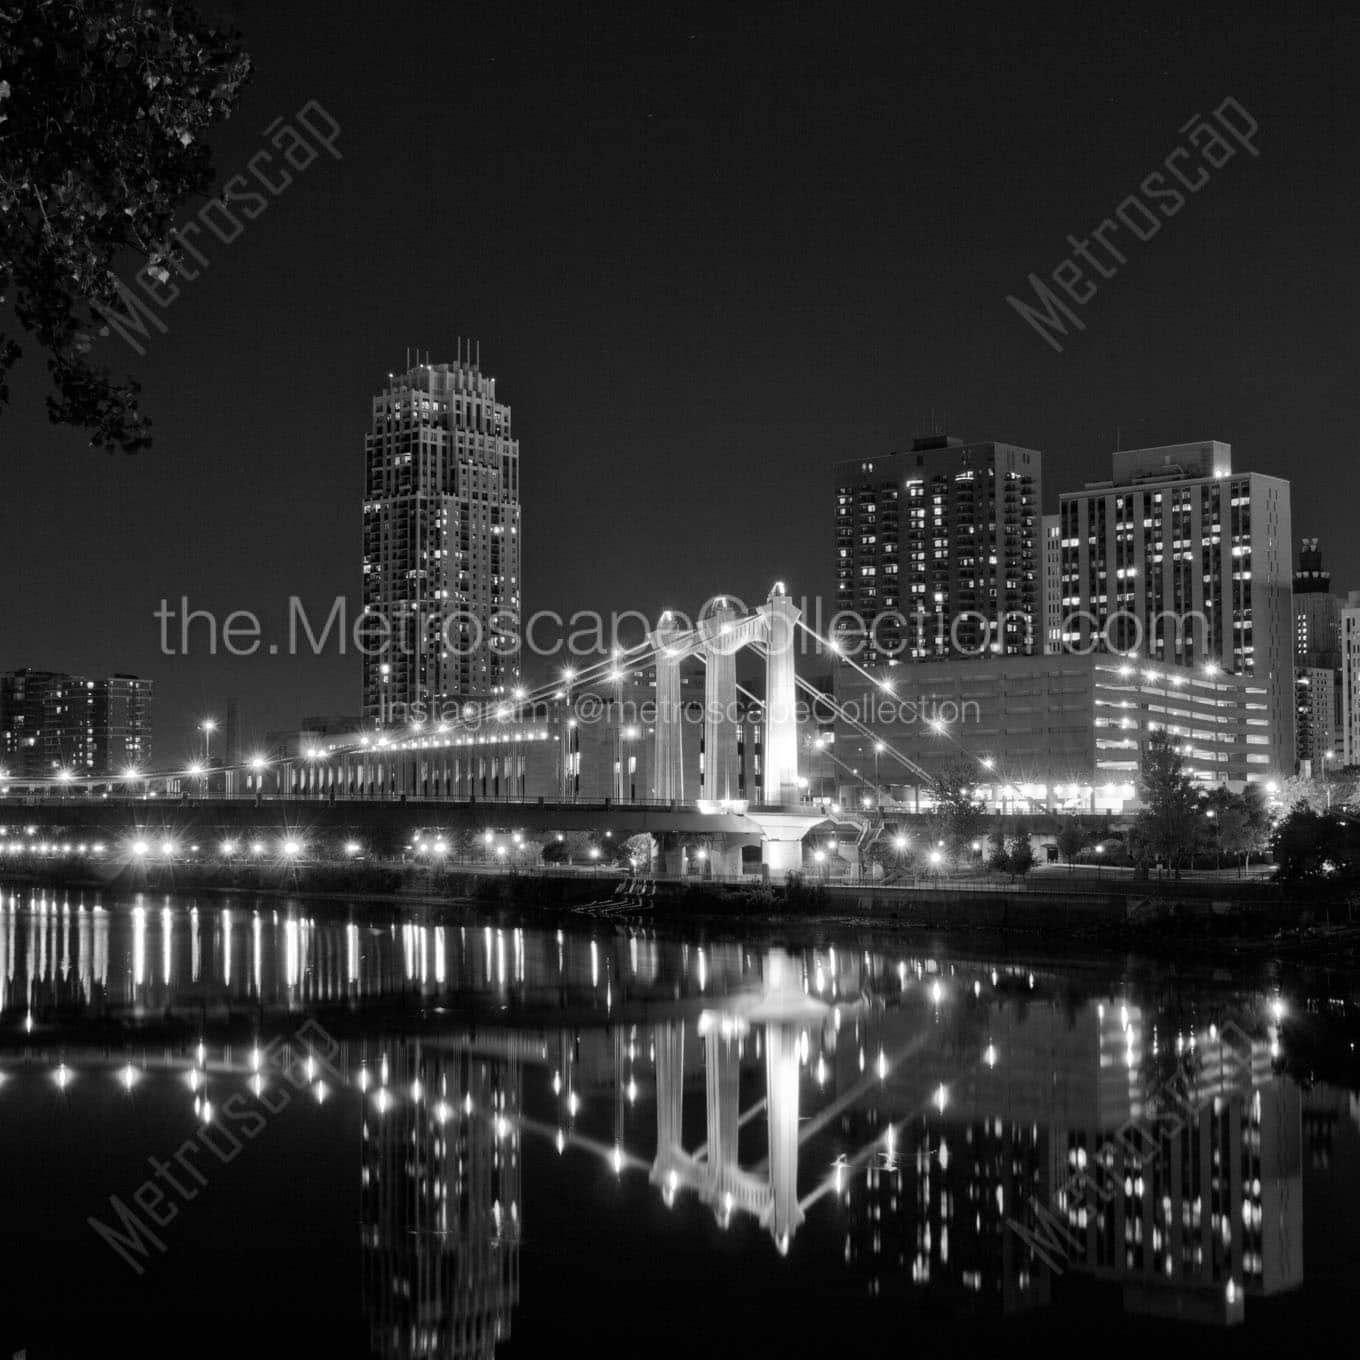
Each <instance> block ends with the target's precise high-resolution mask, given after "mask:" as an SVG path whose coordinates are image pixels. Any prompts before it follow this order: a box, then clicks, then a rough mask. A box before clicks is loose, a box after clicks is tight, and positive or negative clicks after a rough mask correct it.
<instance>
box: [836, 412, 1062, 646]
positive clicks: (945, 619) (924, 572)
mask: <svg viewBox="0 0 1360 1360" xmlns="http://www.w3.org/2000/svg"><path fill="white" fill-rule="evenodd" d="M835 481H836V608H837V610H838V611H839V617H838V627H837V631H838V634H839V635H840V636H841V637H842V638H843V639H844V640H845V643H846V645H847V647H854V648H855V650H856V652H857V657H858V659H859V660H860V661H862V662H863V663H864V664H866V665H877V664H880V663H883V662H888V663H892V662H903V661H925V660H933V659H939V658H942V657H950V656H960V655H968V656H985V655H989V654H995V653H1003V654H1005V655H1008V656H1029V655H1033V654H1035V653H1037V652H1039V651H1042V649H1043V644H1042V639H1041V628H1042V624H1041V619H1040V593H1041V590H1042V579H1041V571H1042V567H1041V562H1040V542H1039V512H1040V506H1041V504H1042V491H1043V457H1042V455H1041V454H1040V453H1039V452H1038V451H1037V450H1035V449H1024V448H1019V447H1017V446H1015V445H1012V444H1001V443H997V442H995V441H990V440H989V441H985V442H982V443H973V444H965V443H964V442H963V441H962V440H959V439H953V438H951V437H949V436H948V435H933V436H930V437H928V438H924V439H916V440H913V442H912V447H911V450H910V451H909V452H906V453H891V454H887V455H884V456H881V457H876V458H856V459H852V460H849V461H845V462H840V463H837V464H836V468H835Z"/></svg>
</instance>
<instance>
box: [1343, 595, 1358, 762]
mask: <svg viewBox="0 0 1360 1360" xmlns="http://www.w3.org/2000/svg"><path fill="white" fill-rule="evenodd" d="M1340 612H1341V619H1340V624H1341V628H1340V640H1341V763H1342V764H1343V765H1360V590H1352V591H1351V592H1350V594H1349V595H1348V596H1347V597H1346V603H1345V605H1344V606H1343V607H1342V609H1341V611H1340Z"/></svg>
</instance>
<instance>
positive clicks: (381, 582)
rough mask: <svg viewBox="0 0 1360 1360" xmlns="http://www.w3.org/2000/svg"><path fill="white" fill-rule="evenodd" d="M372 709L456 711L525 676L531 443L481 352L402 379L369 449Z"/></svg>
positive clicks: (367, 668) (400, 713)
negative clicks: (524, 541) (523, 590)
mask: <svg viewBox="0 0 1360 1360" xmlns="http://www.w3.org/2000/svg"><path fill="white" fill-rule="evenodd" d="M364 453H365V462H366V473H365V486H364V526H363V540H364V542H363V549H364V550H363V609H364V619H363V621H362V625H361V630H360V631H361V634H362V637H363V639H364V652H365V655H364V663H363V665H364V676H363V714H364V721H365V722H366V723H370V724H374V725H377V726H381V727H394V726H398V725H406V724H408V723H411V722H424V721H430V720H438V719H440V718H447V717H451V716H453V714H454V713H455V712H456V710H457V708H458V707H459V706H460V705H462V704H464V703H467V702H468V701H476V700H483V699H488V698H493V697H495V696H497V695H500V694H505V693H508V692H509V690H510V689H511V688H512V687H513V686H514V685H515V683H516V682H517V681H518V678H519V637H520V503H519V441H518V440H517V439H515V438H514V436H513V433H512V431H511V425H510V407H509V406H507V405H506V404H505V403H504V402H502V401H499V400H497V397H496V380H495V379H494V378H491V377H487V376H486V375H485V374H484V373H483V372H482V370H481V362H480V347H478V348H476V349H474V348H473V347H472V346H471V345H470V344H469V345H468V346H467V347H466V348H464V346H463V345H462V344H460V345H459V349H458V359H457V362H455V363H451V364H449V363H443V364H430V363H417V364H416V365H415V367H413V368H408V369H407V370H406V371H405V372H403V373H389V374H388V375H387V384H386V386H384V387H383V388H382V390H381V391H380V392H379V393H378V394H377V395H376V396H375V397H374V398H373V412H372V422H371V425H370V427H369V432H368V435H367V437H366V438H365V440H364Z"/></svg>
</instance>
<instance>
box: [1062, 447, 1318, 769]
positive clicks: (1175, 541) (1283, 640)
mask: <svg viewBox="0 0 1360 1360" xmlns="http://www.w3.org/2000/svg"><path fill="white" fill-rule="evenodd" d="M1113 462H1114V467H1113V478H1112V480H1110V481H1107V482H1093V483H1090V484H1088V485H1087V486H1086V488H1085V489H1084V490H1082V491H1073V492H1065V493H1063V495H1062V496H1061V497H1060V498H1059V516H1060V520H1061V532H1062V540H1061V552H1062V568H1061V591H1062V594H1061V609H1062V620H1061V638H1060V640H1059V645H1060V648H1061V650H1064V651H1073V652H1090V651H1118V652H1122V653H1125V654H1127V655H1129V656H1130V658H1132V657H1134V656H1137V657H1138V658H1140V659H1143V660H1147V661H1153V662H1160V663H1164V664H1168V665H1177V666H1197V665H1198V666H1203V665H1206V664H1210V665H1217V666H1221V667H1222V668H1223V669H1225V670H1228V671H1231V672H1233V673H1235V674H1240V675H1247V676H1251V677H1253V678H1254V679H1257V680H1260V681H1263V682H1265V687H1266V689H1267V691H1268V694H1269V711H1270V716H1271V724H1270V728H1271V730H1270V738H1269V743H1268V744H1269V746H1270V756H1271V758H1270V761H1269V762H1268V771H1267V772H1266V773H1268V775H1269V776H1270V777H1282V776H1288V775H1290V774H1292V773H1293V771H1294V706H1295V705H1294V612H1293V594H1292V582H1291V573H1290V569H1289V560H1288V544H1289V541H1290V517H1289V483H1288V482H1286V481H1283V480H1282V479H1280V478H1278V477H1267V476H1264V475H1262V474H1261V473H1256V472H1246V473H1234V472H1233V470H1232V450H1231V447H1230V446H1229V445H1227V444H1222V443H1219V442H1217V441H1212V440H1209V441H1204V442H1202V443H1191V444H1172V445H1166V446H1164V447H1160V448H1149V449H1128V450H1124V451H1121V452H1119V453H1116V454H1115V455H1114V460H1113Z"/></svg>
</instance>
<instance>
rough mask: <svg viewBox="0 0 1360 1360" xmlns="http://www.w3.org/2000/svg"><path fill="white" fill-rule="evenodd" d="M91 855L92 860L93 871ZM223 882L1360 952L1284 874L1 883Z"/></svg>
mask: <svg viewBox="0 0 1360 1360" xmlns="http://www.w3.org/2000/svg"><path fill="white" fill-rule="evenodd" d="M82 869H83V871H82ZM21 885H22V886H24V887H25V888H28V889H38V890H43V889H55V890H66V891H70V890H77V891H88V892H107V893H110V894H113V895H116V896H119V897H126V896H131V895H133V894H136V893H170V894H185V893H212V894H214V895H223V896H240V895H251V894H255V895H258V896H261V897H272V898H281V899H288V898H292V899H296V900H299V901H321V900H324V901H330V902H334V903H336V904H337V905H338V904H357V903H364V904H366V905H368V906H371V907H383V908H388V909H392V910H403V909H411V908H417V909H421V910H431V909H433V910H450V911H455V912H458V913H460V914H461V913H463V912H466V911H468V910H474V911H476V912H479V913H481V914H487V913H495V914H496V915H497V916H499V917H502V918H505V919H513V920H514V921H515V922H516V923H517V924H523V925H532V924H542V923H543V922H544V921H545V920H556V921H558V922H560V923H567V922H571V923H574V924H576V925H585V924H589V923H596V922H598V923H601V924H608V923H612V924H615V925H620V926H627V927H634V928H637V927H648V926H654V927H656V928H658V929H660V930H664V931H667V932H671V931H677V932H685V933H693V932H696V931H697V932H699V933H701V934H703V935H704V936H711V937H713V938H731V937H733V936H739V935H742V934H745V933H749V932H751V931H760V932H764V933H770V932H774V933H777V934H783V935H789V936H798V937H801V938H802V939H804V940H806V939H808V938H815V937H816V936H818V935H819V934H823V933H825V932H828V931H841V932H843V931H845V930H847V929H852V930H858V931H864V932H867V933H870V934H879V933H882V934H889V935H894V936H897V935H910V936H920V935H945V936H948V937H951V938H961V939H969V940H976V939H978V938H995V939H998V940H1008V941H1011V942H1021V941H1023V942H1026V943H1032V944H1040V945H1042V946H1044V947H1055V946H1056V947H1058V948H1060V949H1061V948H1062V946H1064V945H1066V944H1074V945H1080V946H1082V947H1091V946H1095V947H1098V948H1100V949H1101V950H1102V951H1104V950H1111V951H1117V952H1123V951H1134V952H1137V953H1141V954H1151V955H1166V954H1193V955H1203V954H1205V953H1206V952H1210V953H1218V954H1227V955H1229V956H1230V957H1235V958H1242V957H1244V956H1247V957H1249V956H1252V955H1262V956H1264V955H1267V954H1273V955H1277V956H1289V957H1296V958H1316V957H1319V956H1323V955H1325V956H1327V957H1328V958H1329V959H1330V960H1331V961H1333V962H1336V963H1339V964H1342V965H1343V966H1353V965H1355V964H1356V963H1357V962H1360V912H1357V911H1356V909H1355V907H1354V906H1353V905H1352V904H1351V903H1350V902H1349V901H1347V900H1346V899H1345V898H1343V897H1331V896H1328V897H1322V896H1314V897H1312V898H1308V897H1303V896H1299V895H1293V894H1286V893H1285V892H1283V891H1282V890H1281V889H1280V888H1279V887H1277V886H1276V885H1274V884H1271V883H1261V882H1260V881H1259V880H1258V881H1251V880H1247V881H1241V882H1234V881H1232V880H1211V881H1206V880H1202V879H1199V880H1187V881H1183V882H1180V883H1173V882H1156V881H1152V882H1135V881H1133V880H1129V879H1125V880H1113V881H1111V880H1107V881H1104V882H1102V881H1099V880H1090V879H1085V880H1075V881H1073V880H1065V881H1060V882H1055V883H1052V884H1045V885H1044V886H1043V887H1042V888H1040V887H1037V886H1033V887H1031V886H1025V885H1021V884H1015V885H1007V884H995V883H991V884H986V885H983V884H978V883H973V884H971V885H970V884H969V883H967V882H954V883H952V884H949V885H948V886H945V885H943V884H942V885H940V886H939V887H906V886H896V887H895V886H892V885H886V886H858V885H843V884H829V885H822V884H810V883H807V882H806V881H800V882H794V883H790V884H788V885H779V886H774V887H772V886H769V885H765V884H762V883H760V882H759V881H752V882H750V883H749V884H748V883H726V882H722V883H712V882H704V881H699V882H684V883H680V882H676V883H671V882H665V881H662V882H658V883H656V884H654V885H651V886H650V887H647V888H644V889H643V890H642V891H641V892H638V891H629V888H630V887H631V881H630V880H627V879H624V878H621V877H619V876H618V875H616V874H608V873H604V874H599V875H596V874H593V873H560V872H559V873H544V874H519V873H505V872H487V871H485V870H482V869H479V868H477V867H475V866H470V867H452V868H448V869H444V870H441V871H438V872H432V871H430V870H428V869H424V868H417V867H415V866H386V865H378V864H360V865H354V864H343V865H326V864H317V865H303V866H297V867H291V868H282V867H266V866H239V865H213V864H200V865H180V866H166V867H164V868H162V867H160V866H154V867H150V868H147V867H142V868H140V869H138V870H137V871H135V872H134V871H133V870H131V869H130V868H126V869H124V870H122V871H121V872H118V873H115V874H111V875H103V876H98V875H93V874H91V873H89V872H88V868H87V867H84V866H81V867H80V868H77V866H72V867H71V869H64V868H63V867H62V866H59V865H49V864H44V865H40V866H37V867H35V868H34V869H32V870H30V871H28V872H26V873H24V872H19V873H16V872H13V871H11V870H9V869H8V868H7V870H6V871H5V873H4V874H3V876H0V890H2V891H6V892H13V891H14V890H15V888H17V887H19V886H21Z"/></svg>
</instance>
